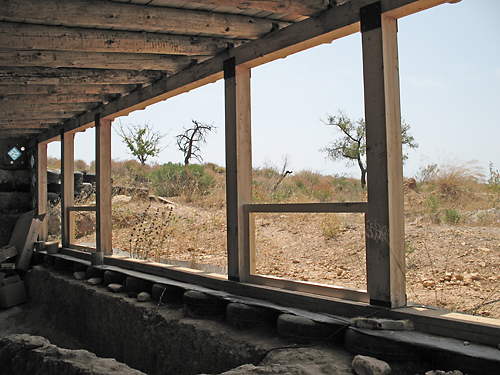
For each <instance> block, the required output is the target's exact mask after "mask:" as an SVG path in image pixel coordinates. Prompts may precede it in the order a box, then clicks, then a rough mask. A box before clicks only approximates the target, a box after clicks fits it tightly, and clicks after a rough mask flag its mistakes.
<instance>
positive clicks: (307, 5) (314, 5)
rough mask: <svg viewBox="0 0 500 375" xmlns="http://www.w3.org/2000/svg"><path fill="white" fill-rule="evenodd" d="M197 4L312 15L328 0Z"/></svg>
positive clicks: (231, 0)
mask: <svg viewBox="0 0 500 375" xmlns="http://www.w3.org/2000/svg"><path fill="white" fill-rule="evenodd" d="M196 2H197V3H199V4H213V5H224V6H229V7H234V8H238V9H242V10H247V9H261V10H267V11H269V12H273V13H289V14H300V15H303V16H314V15H317V14H318V13H320V12H322V11H324V10H326V9H328V6H329V5H330V3H331V2H333V1H329V0H288V1H278V0H269V1H266V0H246V1H244V2H242V1H240V0H196Z"/></svg>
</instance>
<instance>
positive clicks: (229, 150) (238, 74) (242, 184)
mask: <svg viewBox="0 0 500 375" xmlns="http://www.w3.org/2000/svg"><path fill="white" fill-rule="evenodd" d="M224 80H225V121H226V128H225V131H226V202H227V263H228V264H227V266H228V278H229V280H235V281H245V280H244V279H245V277H246V276H247V273H248V270H245V269H246V268H248V267H245V266H244V248H245V235H244V231H243V228H244V214H243V205H244V204H249V203H252V141H251V105H250V69H249V68H243V67H238V66H237V65H236V61H235V58H231V59H228V60H226V61H224Z"/></svg>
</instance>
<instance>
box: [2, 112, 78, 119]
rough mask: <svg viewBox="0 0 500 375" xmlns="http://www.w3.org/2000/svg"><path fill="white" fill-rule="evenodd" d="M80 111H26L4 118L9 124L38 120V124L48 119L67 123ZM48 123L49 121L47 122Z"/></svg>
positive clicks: (10, 114) (10, 113) (9, 113)
mask: <svg viewBox="0 0 500 375" xmlns="http://www.w3.org/2000/svg"><path fill="white" fill-rule="evenodd" d="M81 112H82V111H66V112H53V111H48V112H46V111H42V110H38V111H28V112H17V111H15V112H7V113H6V114H4V116H7V117H6V118H8V121H9V122H11V121H12V122H18V121H19V120H28V121H31V120H38V121H40V122H45V120H50V119H61V118H62V119H63V120H64V121H67V120H69V119H71V118H73V117H75V116H76V115H77V114H79V113H81ZM48 122H50V121H48Z"/></svg>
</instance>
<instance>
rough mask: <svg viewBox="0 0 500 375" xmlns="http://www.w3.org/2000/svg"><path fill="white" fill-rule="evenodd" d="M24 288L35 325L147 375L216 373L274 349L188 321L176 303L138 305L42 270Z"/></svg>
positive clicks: (210, 322)
mask: <svg viewBox="0 0 500 375" xmlns="http://www.w3.org/2000/svg"><path fill="white" fill-rule="evenodd" d="M25 283H26V287H27V292H28V298H29V304H30V308H31V309H36V310H37V312H38V315H39V316H40V324H46V323H45V322H46V321H47V322H48V323H49V324H51V325H52V326H53V327H54V328H55V329H58V330H62V331H63V332H65V333H67V334H70V335H72V336H73V337H75V338H76V339H77V340H79V341H80V342H81V343H82V344H83V345H84V346H85V347H84V349H87V350H89V351H91V352H93V353H95V354H96V355H97V356H99V357H112V358H115V359H116V360H118V361H119V362H122V363H126V364H127V365H129V366H131V367H133V368H135V369H138V370H140V371H143V372H146V373H148V374H199V373H220V372H224V371H227V370H229V369H232V368H235V367H237V366H240V365H242V364H246V363H258V362H259V361H260V359H261V358H262V356H263V354H264V353H265V351H266V350H267V349H269V348H270V347H272V345H275V344H276V343H274V342H273V340H267V341H266V342H263V340H262V336H260V339H259V338H258V337H255V338H254V337H253V336H252V335H251V334H248V333H243V332H241V331H237V330H235V329H233V328H231V327H229V326H228V325H227V324H224V323H223V322H221V321H217V319H193V318H190V317H189V316H186V313H185V311H184V309H183V306H182V304H180V303H178V304H169V305H162V306H158V304H157V302H154V301H152V302H151V301H150V302H142V303H141V302H137V299H135V298H129V297H128V296H127V295H126V294H123V293H121V294H114V293H112V292H110V291H108V289H107V288H106V287H104V286H91V285H89V284H88V283H85V282H84V281H78V280H74V279H73V278H72V276H71V273H69V272H68V273H65V272H61V271H55V270H53V269H50V270H49V269H47V268H45V267H44V266H42V265H40V266H36V267H34V268H33V269H31V270H30V271H29V272H28V274H27V275H26V277H25ZM42 322H43V323H42Z"/></svg>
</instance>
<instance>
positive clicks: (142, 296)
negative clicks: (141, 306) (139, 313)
mask: <svg viewBox="0 0 500 375" xmlns="http://www.w3.org/2000/svg"><path fill="white" fill-rule="evenodd" d="M137 300H138V301H139V302H146V301H149V300H151V295H150V294H149V293H147V292H141V293H139V294H138V295H137Z"/></svg>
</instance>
